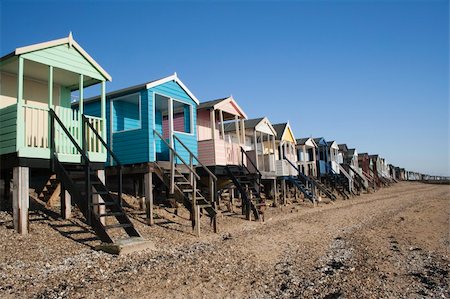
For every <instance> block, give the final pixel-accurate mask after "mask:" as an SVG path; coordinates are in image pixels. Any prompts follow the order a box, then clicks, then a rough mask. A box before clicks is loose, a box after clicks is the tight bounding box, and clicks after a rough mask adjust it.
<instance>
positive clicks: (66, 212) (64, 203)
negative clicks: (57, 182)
mask: <svg viewBox="0 0 450 299" xmlns="http://www.w3.org/2000/svg"><path fill="white" fill-rule="evenodd" d="M60 198H61V217H62V218H63V219H70V217H71V216H72V198H71V197H70V193H69V192H68V191H67V189H66V188H64V186H63V184H61V192H60Z"/></svg>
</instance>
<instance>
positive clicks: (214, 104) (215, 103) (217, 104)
mask: <svg viewBox="0 0 450 299" xmlns="http://www.w3.org/2000/svg"><path fill="white" fill-rule="evenodd" d="M227 104H230V105H231V106H232V107H233V109H234V110H235V111H236V112H237V113H238V114H239V115H240V116H242V118H247V115H246V114H245V112H244V110H242V108H241V107H240V106H239V105H238V103H236V101H235V99H234V98H233V96H229V97H226V98H221V99H217V100H212V101H207V102H202V103H200V104H199V105H198V106H197V110H201V109H226V108H225V107H221V105H227ZM224 111H225V110H224ZM228 112H229V111H228ZM231 114H234V113H231Z"/></svg>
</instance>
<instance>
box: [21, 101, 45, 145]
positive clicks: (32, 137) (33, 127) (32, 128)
mask: <svg viewBox="0 0 450 299" xmlns="http://www.w3.org/2000/svg"><path fill="white" fill-rule="evenodd" d="M23 111H24V122H25V123H24V128H25V132H23V133H24V136H25V144H24V145H25V146H26V147H31V148H45V149H47V148H49V142H48V140H49V138H48V135H49V129H48V122H49V117H48V107H39V106H32V105H24V106H23ZM18 134H21V132H18Z"/></svg>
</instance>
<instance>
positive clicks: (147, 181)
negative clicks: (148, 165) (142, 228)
mask: <svg viewBox="0 0 450 299" xmlns="http://www.w3.org/2000/svg"><path fill="white" fill-rule="evenodd" d="M144 188H145V190H144V191H145V212H146V220H147V224H148V225H154V224H155V223H154V219H153V173H152V172H147V173H145V174H144Z"/></svg>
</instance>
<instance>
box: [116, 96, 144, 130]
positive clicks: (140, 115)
mask: <svg viewBox="0 0 450 299" xmlns="http://www.w3.org/2000/svg"><path fill="white" fill-rule="evenodd" d="M136 94H137V95H138V97H139V99H138V105H139V127H137V128H133V129H128V130H120V131H114V127H113V125H114V123H112V125H111V131H112V133H113V134H117V133H124V132H130V131H136V130H141V129H142V99H141V98H142V97H141V93H140V92H135V93H131V94H127V95H124V96H121V97H118V98H114V99H111V101H110V103H109V104H110V105H111V107H112V106H113V105H114V102H115V101H120V100H121V99H123V98H126V97H129V96H134V95H136ZM111 119H112V115H111Z"/></svg>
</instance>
